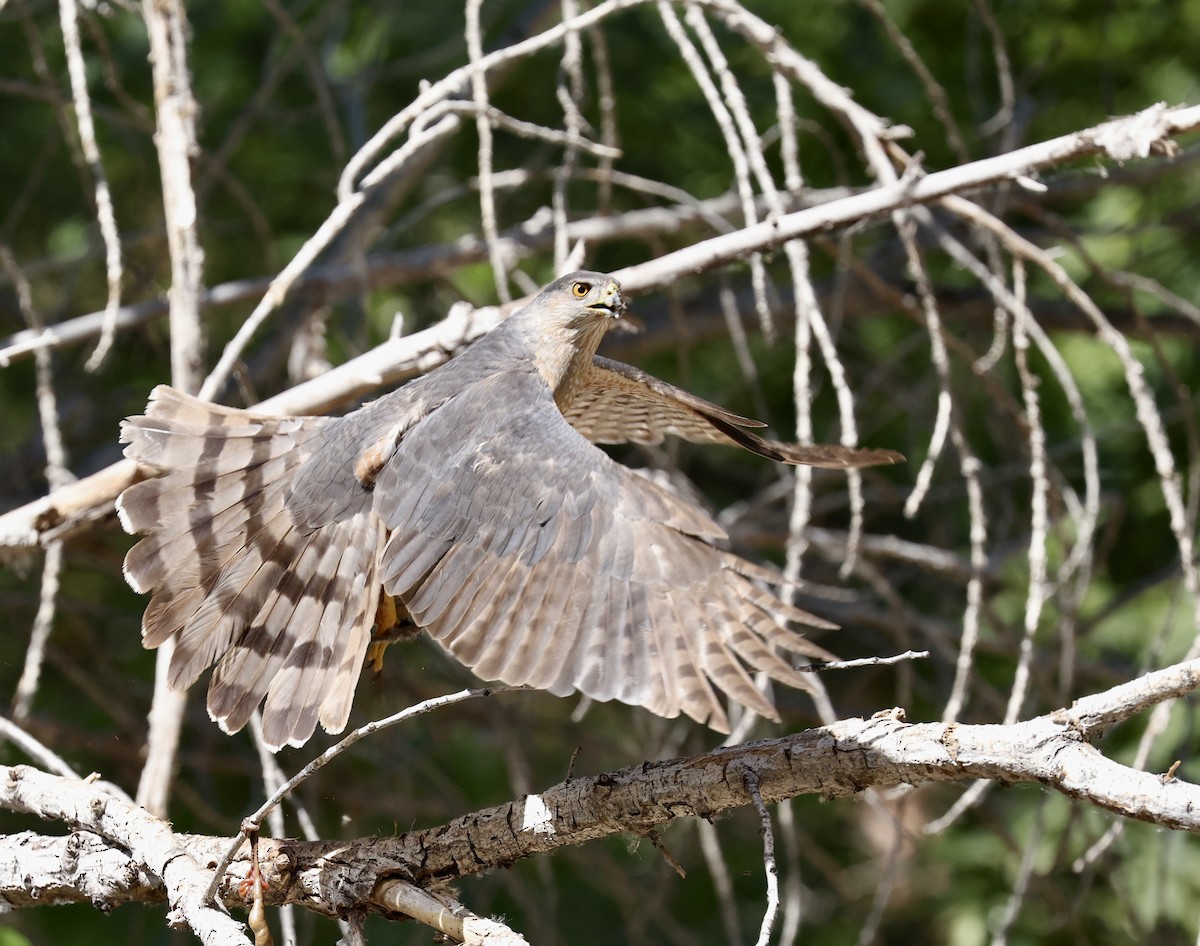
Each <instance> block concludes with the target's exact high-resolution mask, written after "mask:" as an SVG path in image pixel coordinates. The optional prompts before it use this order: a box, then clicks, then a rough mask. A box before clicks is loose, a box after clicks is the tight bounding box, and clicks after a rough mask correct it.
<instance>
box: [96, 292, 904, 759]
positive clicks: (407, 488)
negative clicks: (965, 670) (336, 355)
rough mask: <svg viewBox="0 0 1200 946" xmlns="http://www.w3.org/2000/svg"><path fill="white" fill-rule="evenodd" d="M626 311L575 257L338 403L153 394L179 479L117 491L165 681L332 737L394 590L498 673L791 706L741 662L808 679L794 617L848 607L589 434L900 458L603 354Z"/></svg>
mask: <svg viewBox="0 0 1200 946" xmlns="http://www.w3.org/2000/svg"><path fill="white" fill-rule="evenodd" d="M623 309H624V304H623V302H622V300H621V294H620V287H619V286H618V284H617V282H616V281H615V280H614V279H612V278H611V277H609V276H605V275H602V274H600V273H589V272H578V273H574V274H572V275H570V276H565V277H563V278H562V279H559V280H558V281H556V282H554V283H552V284H551V285H549V286H548V287H547V288H546V289H544V290H543V291H542V292H541V293H540V294H539V295H538V296H537V297H536V298H535V299H534V300H533V302H531V303H530V304H529V305H528V306H526V307H525V308H524V309H522V310H521V311H520V312H518V313H516V314H515V315H513V316H511V317H510V318H509V319H507V320H506V321H504V322H502V323H501V324H500V325H499V326H498V327H497V328H495V329H494V330H493V331H492V332H491V333H489V334H488V335H487V336H486V337H484V338H483V339H481V340H480V341H479V342H477V343H476V344H475V345H473V346H472V347H470V348H469V349H467V350H466V351H465V352H464V353H463V354H461V355H460V356H458V357H457V358H455V359H454V360H452V361H450V362H448V363H447V364H445V365H443V366H441V367H440V368H438V369H436V370H434V371H432V372H430V373H429V374H427V375H425V376H424V377H422V378H419V379H417V380H415V381H413V382H411V383H409V384H407V385H405V386H404V387H402V388H400V389H399V390H397V391H395V392H393V393H391V394H388V395H386V396H384V397H382V398H380V399H379V400H377V401H374V402H373V403H371V404H368V405H366V406H365V407H363V408H361V409H360V410H357V411H354V412H353V413H351V414H348V415H347V416H345V417H341V418H325V417H270V416H262V415H257V414H253V413H250V412H247V411H241V410H234V409H231V408H227V407H219V406H216V405H213V404H209V403H206V402H203V401H199V400H196V399H195V398H192V397H189V396H187V395H184V394H182V393H180V392H179V391H176V390H173V389H172V388H169V387H159V388H156V389H155V391H154V393H153V394H152V395H151V396H150V403H149V405H148V407H147V408H146V414H145V415H144V416H139V417H131V418H129V419H128V420H127V421H126V422H125V423H124V424H123V425H122V431H121V437H122V440H123V441H124V442H126V443H127V444H128V445H129V446H128V447H127V448H126V451H125V453H126V456H128V457H130V458H131V459H134V460H136V461H138V462H139V463H141V464H144V465H145V466H147V467H150V468H151V469H153V470H154V471H156V472H158V473H160V474H162V475H161V476H159V477H158V478H155V479H149V480H146V481H143V482H141V483H138V484H136V485H134V486H131V487H129V488H128V489H127V490H125V492H124V493H122V494H121V497H120V498H119V499H118V500H117V510H118V512H119V514H120V517H121V522H122V524H123V525H124V527H125V529H126V531H128V532H132V533H139V534H141V535H142V536H144V538H143V539H142V540H141V541H140V542H138V543H137V545H135V546H134V547H133V549H132V550H131V551H130V552H129V555H128V557H127V558H126V560H125V575H126V578H127V579H128V581H129V584H130V585H131V586H132V587H133V588H134V590H135V591H138V592H141V593H146V592H149V593H151V594H152V597H151V599H150V603H149V606H148V607H147V608H146V613H145V617H144V619H143V622H142V639H143V641H144V643H145V644H146V646H147V647H157V646H158V645H159V644H161V643H163V642H164V641H166V640H167V639H168V638H171V637H174V638H175V641H176V649H175V654H174V659H173V660H172V662H171V667H170V682H171V685H172V686H175V687H186V686H189V685H190V684H192V683H193V682H195V680H196V679H197V678H198V677H199V676H200V674H201V673H202V672H203V671H204V670H206V669H207V668H208V667H209V666H211V665H212V664H214V663H215V664H216V669H215V671H214V672H213V675H212V681H211V683H210V685H209V690H208V711H209V713H210V714H211V716H212V717H213V718H214V719H215V720H216V721H217V722H218V723H219V724H220V725H221V726H222V727H223V728H224V729H226V730H227V731H230V732H235V731H237V730H238V729H240V728H241V727H242V726H244V725H245V724H246V722H247V720H248V719H249V718H250V715H251V714H252V713H253V711H254V709H255V707H257V706H258V705H259V703H260V702H262V701H263V700H264V698H265V700H266V703H265V706H264V707H263V731H264V734H265V737H266V741H267V743H269V744H270V745H271V746H273V747H278V746H281V745H283V744H284V743H290V744H292V745H301V744H303V743H304V742H305V740H307V739H308V738H309V736H311V735H312V733H313V730H314V728H315V726H316V724H317V723H318V722H320V723H321V725H322V726H323V727H324V728H325V729H327V730H329V731H330V732H339V731H341V729H342V728H343V727H344V726H345V724H346V719H347V716H348V715H349V712H350V704H351V700H352V699H353V695H354V689H355V685H356V683H357V681H358V677H359V672H360V669H361V667H362V664H363V658H364V654H365V653H366V651H367V648H368V645H369V644H370V641H371V634H372V627H373V624H375V623H376V615H377V612H378V611H380V608H379V605H380V602H381V594H386V595H391V596H394V597H395V598H396V599H397V600H398V602H399V603H400V604H401V605H402V606H403V608H404V609H407V612H408V615H409V617H410V618H411V620H412V622H413V623H414V624H415V625H416V626H418V627H420V628H422V629H424V630H425V631H426V632H427V633H428V634H429V635H430V636H431V637H432V638H433V639H434V640H436V641H438V642H440V643H441V644H442V646H444V647H445V648H446V649H447V650H449V651H450V653H451V654H453V655H454V656H455V657H456V658H458V659H459V660H460V661H462V662H463V663H464V664H466V665H467V666H468V667H471V668H472V669H473V670H474V671H475V673H476V674H477V675H478V676H480V677H482V678H483V679H486V680H502V681H505V682H507V683H512V684H529V685H532V686H534V687H538V688H541V689H546V690H549V691H551V692H552V693H556V694H558V695H560V696H561V695H566V694H569V693H571V692H573V691H576V690H578V691H581V692H583V693H585V694H587V695H588V696H590V697H592V698H594V699H597V700H611V699H617V700H621V701H623V702H626V703H631V704H635V705H639V706H644V707H646V708H647V709H649V710H651V711H653V712H655V713H658V714H661V715H663V716H668V717H673V716H677V715H678V714H679V713H681V712H683V713H686V714H687V715H688V716H691V717H692V718H693V719H696V720H699V721H701V722H707V723H708V724H709V725H710V726H712V727H713V728H715V729H719V730H722V731H727V730H728V726H729V724H728V720H727V717H726V714H725V710H724V708H723V707H722V704H721V702H720V700H719V699H718V697H717V692H716V691H717V690H720V691H724V693H725V694H726V696H727V698H728V699H729V700H731V701H734V702H737V703H740V704H742V705H744V706H747V707H749V708H750V709H753V710H754V711H755V712H758V713H761V714H762V715H764V716H767V717H771V718H775V719H777V718H778V717H777V715H776V713H775V710H774V707H773V706H772V704H771V702H770V701H769V700H768V699H767V698H766V697H764V695H763V694H762V693H761V692H760V690H759V689H758V688H757V687H756V686H755V685H754V681H753V680H752V679H751V678H750V676H749V673H748V671H756V670H763V671H766V672H767V673H768V674H769V675H770V676H771V677H773V678H775V679H776V680H780V681H782V682H785V683H788V684H791V685H792V686H799V687H803V686H805V677H804V675H803V674H800V673H798V672H796V670H794V669H793V667H792V665H791V664H790V663H789V662H788V661H787V660H785V659H783V658H782V657H781V656H780V655H779V654H777V653H776V648H781V649H783V650H785V651H791V652H793V653H797V654H804V655H809V656H817V655H822V654H823V653H824V652H823V651H821V649H820V648H818V647H816V646H815V645H813V644H811V643H809V642H808V641H807V640H805V639H804V638H803V637H802V636H801V635H800V634H798V633H797V632H795V631H793V630H790V629H789V627H788V623H789V622H804V623H808V624H811V625H818V626H830V625H826V623H825V622H823V621H821V620H820V619H818V618H815V617H813V616H812V615H809V614H807V613H806V612H804V611H801V610H799V609H797V608H794V607H791V606H789V605H787V604H785V603H783V602H782V601H780V600H779V599H778V598H777V597H776V596H775V595H773V594H771V593H769V592H768V591H765V590H763V589H762V588H761V587H760V586H759V585H757V584H756V583H755V581H754V579H757V578H767V579H770V578H771V577H772V576H773V573H771V572H768V571H766V570H764V569H762V568H759V567H756V566H754V565H752V564H751V563H749V562H747V561H744V560H742V559H740V558H738V557H737V556H735V555H733V554H731V553H729V552H727V551H724V550H722V549H721V548H719V547H718V546H717V543H719V542H721V540H723V539H724V538H725V534H724V532H723V531H722V529H721V527H720V526H718V525H717V524H716V523H715V522H714V521H713V520H712V519H711V518H710V517H709V516H708V515H706V514H705V513H704V512H702V511H701V510H700V509H697V508H696V507H694V506H693V505H691V504H689V503H687V502H685V501H683V500H681V499H680V498H679V497H677V496H675V495H674V494H672V493H671V492H669V491H668V490H666V489H663V488H661V487H659V486H657V485H656V484H655V483H653V482H652V481H651V480H649V479H648V478H646V477H644V476H641V475H638V474H636V473H634V472H632V471H631V470H629V469H627V468H625V467H623V466H621V465H620V464H618V463H617V462H615V461H614V460H612V459H610V458H609V457H608V456H607V455H606V454H605V453H604V452H603V451H601V450H600V449H599V448H597V447H595V446H593V444H592V443H589V442H588V441H589V439H590V440H593V441H597V442H603V443H615V442H621V441H636V442H643V443H652V442H657V441H659V440H661V438H662V437H663V435H664V434H667V433H670V434H675V435H677V436H680V437H684V438H687V439H689V440H694V441H701V442H715V443H725V444H736V445H739V446H742V447H744V448H746V449H748V450H751V451H753V452H755V453H759V454H762V455H763V456H767V457H771V458H773V459H776V460H782V461H785V462H788V463H808V464H813V465H816V466H832V467H846V466H866V465H871V464H877V463H890V462H895V460H897V459H899V457H898V455H897V454H893V453H890V452H888V451H879V450H876V451H872V450H863V451H855V450H847V449H845V448H841V447H819V446H817V447H806V446H796V445H785V444H777V443H773V442H771V441H767V440H764V439H762V438H761V437H759V436H758V435H757V434H755V433H753V428H757V427H762V426H763V425H762V424H760V423H759V422H757V421H753V420H749V419H747V418H744V417H739V416H737V415H736V414H731V413H729V412H728V411H725V410H722V409H721V408H719V407H717V406H715V405H713V404H710V403H708V402H707V401H703V400H701V399H700V398H698V397H694V396H693V395H690V394H688V393H686V392H684V391H681V390H679V389H677V388H674V387H672V386H671V385H669V384H666V383H665V382H663V381H659V380H658V379H656V378H653V377H651V376H649V375H647V374H644V373H643V372H641V371H638V370H636V369H634V368H630V367H628V366H626V365H621V364H618V363H616V362H612V361H608V360H605V359H601V358H596V357H594V356H595V351H596V347H597V345H598V344H599V341H600V338H601V336H602V335H603V334H604V332H605V330H606V329H607V328H608V326H609V325H610V324H611V323H612V321H613V320H614V319H616V318H619V317H620V315H621V313H622V311H623ZM382 600H383V601H384V602H385V603H387V602H388V599H387V598H384V599H382Z"/></svg>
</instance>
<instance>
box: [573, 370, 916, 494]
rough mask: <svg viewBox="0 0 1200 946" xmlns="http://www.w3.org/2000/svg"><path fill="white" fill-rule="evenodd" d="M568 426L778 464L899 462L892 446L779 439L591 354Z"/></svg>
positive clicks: (621, 439)
mask: <svg viewBox="0 0 1200 946" xmlns="http://www.w3.org/2000/svg"><path fill="white" fill-rule="evenodd" d="M564 413H565V416H566V418H567V420H568V421H569V422H570V424H571V426H572V427H574V428H575V429H576V430H578V431H579V432H580V433H581V434H582V435H583V436H584V437H586V438H587V439H588V440H591V441H592V442H593V443H629V442H632V443H661V442H662V439H663V437H664V436H665V435H666V434H672V435H674V436H676V437H682V438H683V439H684V440H690V441H692V442H693V443H719V444H725V445H726V446H736V447H742V448H743V449H746V450H749V451H750V452H751V453H756V454H758V455H759V456H761V457H767V458H768V459H771V460H777V461H779V462H781V463H793V464H803V465H805V466H819V467H825V468H826V469H832V470H844V469H847V468H849V467H866V466H880V465H882V464H888V463H900V462H902V461H903V460H904V457H903V456H902V455H900V454H899V453H896V452H895V451H893V450H876V449H867V448H859V447H843V446H840V445H836V444H798V443H780V442H778V441H775V440H768V439H766V438H764V437H760V436H759V435H758V434H755V433H753V432H752V430H750V429H748V428H761V427H765V426H766V425H765V424H764V423H762V421H757V420H752V419H750V418H748V417H741V416H739V415H738V414H734V413H731V412H730V411H727V410H725V409H724V408H722V407H718V406H717V405H716V404H712V403H710V402H708V401H706V400H704V399H703V398H700V397H696V395H694V394H689V393H688V392H687V391H684V390H682V389H680V388H677V387H675V386H674V385H671V384H668V383H667V382H666V381H661V380H659V379H658V378H656V377H654V376H653V375H651V374H647V373H646V372H644V371H641V370H639V369H638V368H634V367H632V366H630V365H626V364H622V363H621V362H619V361H611V360H609V359H608V358H601V357H599V356H596V357H595V358H594V359H593V360H592V364H591V366H590V367H589V368H588V370H587V374H586V375H585V377H584V381H583V384H582V386H581V389H580V391H579V393H578V394H577V395H576V397H575V400H574V401H573V402H572V403H571V405H570V407H569V408H568V409H567V410H566V411H565V412H564Z"/></svg>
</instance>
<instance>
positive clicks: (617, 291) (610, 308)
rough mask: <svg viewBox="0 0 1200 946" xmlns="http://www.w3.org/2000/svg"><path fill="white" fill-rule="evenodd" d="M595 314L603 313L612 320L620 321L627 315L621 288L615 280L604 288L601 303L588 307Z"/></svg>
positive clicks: (594, 303)
mask: <svg viewBox="0 0 1200 946" xmlns="http://www.w3.org/2000/svg"><path fill="white" fill-rule="evenodd" d="M588 308H589V309H591V310H592V311H593V312H603V313H604V314H605V315H607V316H608V317H609V318H610V319H619V318H620V317H621V316H622V315H623V314H624V313H625V300H624V299H622V298H621V286H620V284H619V283H618V282H617V281H616V280H615V279H614V280H612V281H611V282H610V283H609V284H608V285H607V286H605V287H604V294H603V295H601V297H600V299H599V301H597V302H593V303H592V304H591V305H590V306H588Z"/></svg>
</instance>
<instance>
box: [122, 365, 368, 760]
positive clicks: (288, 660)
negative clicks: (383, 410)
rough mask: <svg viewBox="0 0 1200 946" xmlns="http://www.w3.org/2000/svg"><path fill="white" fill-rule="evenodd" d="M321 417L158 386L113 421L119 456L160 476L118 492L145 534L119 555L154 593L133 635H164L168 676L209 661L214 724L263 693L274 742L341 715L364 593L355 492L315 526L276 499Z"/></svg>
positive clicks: (364, 546) (362, 625) (184, 681)
mask: <svg viewBox="0 0 1200 946" xmlns="http://www.w3.org/2000/svg"><path fill="white" fill-rule="evenodd" d="M330 423H332V422H329V421H326V420H324V419H320V418H311V417H304V418H300V417H268V416H261V415H256V414H251V413H248V412H246V411H239V410H234V409H231V408H226V407H219V406H217V405H215V404H209V403H207V402H205V401H200V400H198V399H196V398H193V397H190V396H188V395H185V394H183V393H182V392H180V391H176V390H174V389H172V388H169V387H159V388H156V389H155V391H154V393H153V394H152V395H151V398H150V404H149V406H148V407H147V409H146V414H145V416H141V417H131V418H129V420H128V421H126V422H125V423H124V424H123V425H122V429H121V438H122V440H123V441H124V442H126V443H127V444H129V446H128V447H127V448H126V451H125V454H126V456H128V457H129V458H130V459H133V460H137V461H138V462H139V463H142V464H145V465H146V466H149V467H153V468H155V469H157V470H160V471H162V472H163V474H164V475H163V476H160V477H158V478H156V479H149V480H145V481H144V482H141V483H137V484H136V485H134V486H131V487H129V488H128V489H127V490H125V492H124V493H122V494H121V496H120V498H119V499H118V501H117V510H118V512H119V514H120V517H121V522H122V524H123V525H124V527H125V530H126V531H127V532H134V533H139V534H141V535H142V536H144V538H143V539H142V540H141V541H140V542H138V543H137V545H135V546H134V547H133V548H132V549H131V550H130V552H129V554H128V556H127V557H126V559H125V575H126V577H127V579H128V581H129V584H130V585H131V586H132V587H133V588H134V590H136V591H139V592H142V593H145V592H150V593H152V595H153V597H152V598H151V600H150V603H149V605H148V606H147V608H146V613H145V617H144V618H143V621H142V639H143V641H144V643H145V644H146V646H147V647H157V646H158V645H160V644H162V643H163V642H164V641H166V640H167V639H168V638H171V637H174V638H175V641H176V649H175V653H174V656H173V658H172V661H171V667H170V677H169V679H170V683H171V685H172V686H173V687H184V686H189V685H190V684H192V683H193V682H195V680H196V679H197V677H199V675H200V674H201V673H203V672H204V670H206V669H207V668H208V667H209V666H210V665H212V664H213V663H216V664H217V668H216V670H215V672H214V673H213V678H212V682H211V684H210V686H209V691H208V710H209V713H210V714H211V715H212V717H213V718H214V719H215V720H217V721H218V722H219V723H220V724H221V726H222V727H223V728H224V729H226V730H227V731H230V732H235V731H237V730H238V729H241V728H242V727H243V726H244V725H245V724H246V722H247V721H248V720H249V718H250V715H251V714H252V713H253V712H254V709H255V708H256V707H257V706H258V704H259V703H260V702H262V700H263V699H264V697H265V698H266V704H265V706H264V707H263V732H264V735H265V737H266V741H267V743H268V744H270V745H271V746H273V747H278V746H281V745H283V744H285V743H291V744H293V745H300V744H302V743H303V742H304V741H305V740H307V739H308V737H309V736H311V735H312V732H313V729H314V728H315V727H316V724H317V722H318V721H319V722H320V723H321V724H322V726H324V727H325V728H326V729H328V730H330V731H333V732H336V731H339V730H341V729H342V728H343V727H344V726H345V723H346V718H347V717H348V715H349V713H350V704H351V701H352V698H353V695H354V689H355V686H356V684H357V682H358V676H359V670H360V668H361V666H362V660H363V654H364V653H365V651H366V648H367V644H368V642H369V641H368V638H369V636H370V628H371V621H372V619H373V617H374V614H375V604H376V602H377V600H378V596H379V580H378V578H377V577H376V570H375V569H376V563H377V558H378V555H379V551H380V549H381V547H382V531H381V529H380V526H379V524H378V521H377V520H375V519H374V517H373V515H372V513H371V508H370V497H369V495H367V496H366V497H365V498H364V499H363V500H362V501H360V502H359V503H358V507H357V508H352V507H350V506H349V505H346V506H345V507H344V508H343V509H342V510H341V513H342V515H341V518H339V519H336V520H334V519H331V521H328V522H326V524H324V525H321V526H319V527H312V526H307V525H305V524H304V523H297V521H296V519H295V516H294V514H293V511H292V508H291V505H292V504H291V503H289V490H290V488H291V486H292V483H293V480H294V477H295V475H296V473H297V471H298V470H299V469H300V468H301V467H302V466H303V464H304V462H305V461H306V460H307V459H308V458H310V457H311V456H313V455H314V453H316V452H319V451H320V450H321V449H322V447H321V444H322V443H323V441H324V438H325V433H326V431H327V429H328V426H329V424H330ZM326 449H327V446H326Z"/></svg>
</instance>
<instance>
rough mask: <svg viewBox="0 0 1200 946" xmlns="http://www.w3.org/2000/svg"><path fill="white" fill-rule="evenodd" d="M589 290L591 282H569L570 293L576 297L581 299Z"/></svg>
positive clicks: (590, 289)
mask: <svg viewBox="0 0 1200 946" xmlns="http://www.w3.org/2000/svg"><path fill="white" fill-rule="evenodd" d="M591 291H592V285H591V283H586V282H577V283H572V284H571V295H573V296H574V297H575V298H576V299H582V298H583V297H584V296H586V295H587V294H588V293H589V292H591Z"/></svg>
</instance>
